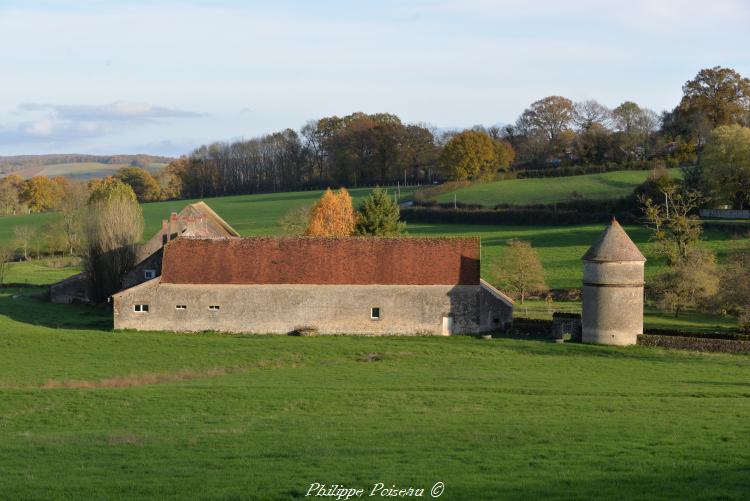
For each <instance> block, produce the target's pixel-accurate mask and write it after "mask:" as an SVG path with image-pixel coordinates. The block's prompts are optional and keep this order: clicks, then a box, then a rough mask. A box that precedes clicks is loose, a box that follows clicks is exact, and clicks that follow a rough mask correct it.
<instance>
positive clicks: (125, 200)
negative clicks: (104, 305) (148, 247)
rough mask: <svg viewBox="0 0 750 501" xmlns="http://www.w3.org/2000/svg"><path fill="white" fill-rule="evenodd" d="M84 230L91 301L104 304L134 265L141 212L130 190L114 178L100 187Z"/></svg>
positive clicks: (93, 195) (140, 226)
mask: <svg viewBox="0 0 750 501" xmlns="http://www.w3.org/2000/svg"><path fill="white" fill-rule="evenodd" d="M84 228H85V234H86V239H85V241H86V247H85V250H84V263H85V270H86V274H87V278H88V280H89V283H90V286H91V291H92V298H93V299H94V300H95V301H105V300H106V299H107V298H108V297H109V296H111V295H112V294H113V293H115V292H117V291H118V290H120V288H121V285H122V277H123V276H124V275H125V274H126V273H127V272H128V271H130V270H131V269H132V268H133V266H134V265H135V264H136V262H135V261H136V253H137V249H138V243H139V242H140V240H141V236H142V234H143V212H142V211H141V207H140V205H139V204H138V201H137V199H136V196H135V193H134V192H133V190H132V188H130V186H128V185H127V184H124V183H123V182H121V181H120V180H118V179H115V178H109V179H107V180H105V181H104V182H102V183H99V184H98V185H97V186H96V187H95V188H94V190H93V191H92V193H91V195H90V196H89V201H88V205H87V208H86V217H85V221H84Z"/></svg>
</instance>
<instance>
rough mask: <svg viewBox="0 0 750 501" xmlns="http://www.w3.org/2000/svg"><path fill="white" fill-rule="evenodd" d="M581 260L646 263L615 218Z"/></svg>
mask: <svg viewBox="0 0 750 501" xmlns="http://www.w3.org/2000/svg"><path fill="white" fill-rule="evenodd" d="M581 259H583V260H584V261H596V262H613V261H642V262H643V261H646V258H645V257H644V256H643V254H641V251H640V250H638V247H637V246H636V245H635V244H634V243H633V241H632V240H631V239H630V237H629V236H628V234H627V233H625V230H624V229H623V228H622V226H620V223H618V222H617V219H615V218H612V222H611V223H610V224H609V226H607V228H606V229H605V230H604V232H603V233H602V234H601V236H600V237H599V239H598V240H597V241H596V242H594V245H592V246H591V247H590V248H589V250H588V251H586V254H584V255H583V258H581Z"/></svg>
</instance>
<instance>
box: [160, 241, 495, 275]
mask: <svg viewBox="0 0 750 501" xmlns="http://www.w3.org/2000/svg"><path fill="white" fill-rule="evenodd" d="M479 259H480V250H479V238H478V237H473V238H409V237H404V238H374V237H352V238H311V237H301V238H295V237H287V238H268V237H253V238H219V239H198V238H189V237H187V238H179V239H177V240H173V241H172V242H170V243H169V244H168V245H167V246H166V247H165V251H164V262H163V266H162V277H161V280H162V282H164V283H174V284H362V285H369V284H393V285H416V284H419V285H478V284H479Z"/></svg>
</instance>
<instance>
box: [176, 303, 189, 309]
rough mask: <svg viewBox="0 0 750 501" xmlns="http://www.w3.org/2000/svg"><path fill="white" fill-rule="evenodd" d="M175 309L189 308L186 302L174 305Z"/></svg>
mask: <svg viewBox="0 0 750 501" xmlns="http://www.w3.org/2000/svg"><path fill="white" fill-rule="evenodd" d="M174 309H175V310H187V305H186V304H176V305H175V306H174Z"/></svg>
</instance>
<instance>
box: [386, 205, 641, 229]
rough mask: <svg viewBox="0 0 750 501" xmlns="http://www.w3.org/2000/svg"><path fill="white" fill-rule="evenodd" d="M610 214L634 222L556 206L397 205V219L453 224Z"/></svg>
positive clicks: (577, 220) (559, 221)
mask: <svg viewBox="0 0 750 501" xmlns="http://www.w3.org/2000/svg"><path fill="white" fill-rule="evenodd" d="M612 216H615V217H617V220H618V221H620V223H622V224H636V223H638V221H639V218H638V216H636V215H635V214H633V213H632V212H630V211H628V212H593V211H592V212H581V211H577V210H560V209H557V210H555V209H526V208H512V209H444V208H437V207H407V208H404V209H401V219H403V220H404V221H406V222H409V223H437V224H444V223H454V224H511V225H549V226H567V225H578V224H596V223H608V222H609V221H611V220H612Z"/></svg>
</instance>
